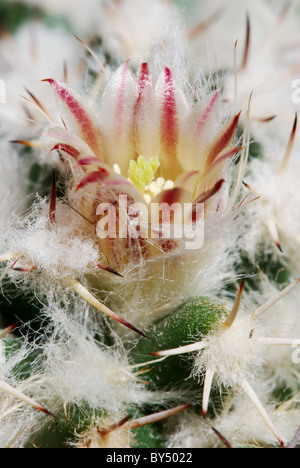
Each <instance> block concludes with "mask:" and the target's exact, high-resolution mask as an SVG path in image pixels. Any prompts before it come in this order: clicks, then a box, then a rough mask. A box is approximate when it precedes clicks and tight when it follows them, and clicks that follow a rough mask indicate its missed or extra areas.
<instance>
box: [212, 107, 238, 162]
mask: <svg viewBox="0 0 300 468" xmlns="http://www.w3.org/2000/svg"><path fill="white" fill-rule="evenodd" d="M240 115H241V113H239V114H238V115H236V116H235V117H232V119H231V120H230V121H229V122H228V124H226V125H225V126H224V127H223V129H221V131H220V134H219V135H218V137H217V138H216V140H215V141H214V143H213V145H212V147H211V149H210V151H209V153H208V157H207V161H206V167H209V166H210V165H211V164H212V163H213V162H214V160H215V159H216V157H217V156H218V155H219V154H220V153H221V152H222V151H223V150H224V149H225V148H226V147H227V146H229V145H230V143H231V142H232V139H233V137H234V134H235V131H236V129H237V126H238V123H239V119H240Z"/></svg>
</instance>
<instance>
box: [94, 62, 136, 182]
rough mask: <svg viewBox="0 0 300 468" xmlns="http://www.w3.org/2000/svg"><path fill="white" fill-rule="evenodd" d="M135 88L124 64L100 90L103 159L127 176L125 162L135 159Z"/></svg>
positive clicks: (133, 80)
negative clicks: (101, 96) (101, 93)
mask: <svg viewBox="0 0 300 468" xmlns="http://www.w3.org/2000/svg"><path fill="white" fill-rule="evenodd" d="M137 98H138V87H137V83H136V81H135V79H134V78H133V76H132V73H131V71H130V69H129V66H128V64H127V63H125V64H123V65H122V66H121V67H119V68H118V69H117V70H116V71H115V73H114V74H113V75H112V77H111V79H110V81H109V83H108V85H107V87H106V90H105V92H104V95H103V98H102V104H101V111H100V129H101V134H102V138H103V145H104V152H105V162H106V163H107V164H108V165H110V166H111V167H112V166H113V165H114V164H118V165H119V167H120V169H121V173H122V174H123V175H125V176H126V175H127V171H128V167H129V161H130V160H131V159H135V150H134V130H133V128H134V112H135V106H136V102H137Z"/></svg>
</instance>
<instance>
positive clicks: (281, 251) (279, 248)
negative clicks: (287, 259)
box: [276, 242, 283, 253]
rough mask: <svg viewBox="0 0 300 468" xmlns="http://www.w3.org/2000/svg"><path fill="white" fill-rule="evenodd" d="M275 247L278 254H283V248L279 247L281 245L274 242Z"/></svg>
mask: <svg viewBox="0 0 300 468" xmlns="http://www.w3.org/2000/svg"><path fill="white" fill-rule="evenodd" d="M276 247H277V249H278V250H279V252H280V253H283V248H282V247H281V244H280V243H279V242H276Z"/></svg>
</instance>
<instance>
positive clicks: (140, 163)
mask: <svg viewBox="0 0 300 468" xmlns="http://www.w3.org/2000/svg"><path fill="white" fill-rule="evenodd" d="M158 168H159V160H158V158H155V157H153V158H151V159H150V160H149V161H147V160H146V159H145V158H144V157H143V156H139V157H138V159H137V161H134V160H131V161H130V163H129V171H128V176H129V179H130V180H131V181H132V182H133V183H134V185H135V186H136V187H137V188H138V189H143V190H144V189H145V187H147V186H148V185H149V184H150V183H151V182H152V181H153V180H154V176H155V173H156V171H157V169H158Z"/></svg>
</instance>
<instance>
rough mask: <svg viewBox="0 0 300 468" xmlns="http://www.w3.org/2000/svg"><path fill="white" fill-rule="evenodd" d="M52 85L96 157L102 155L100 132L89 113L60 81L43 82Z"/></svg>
mask: <svg viewBox="0 0 300 468" xmlns="http://www.w3.org/2000/svg"><path fill="white" fill-rule="evenodd" d="M43 81H47V82H49V83H50V85H51V86H52V88H53V89H54V91H55V92H56V94H58V96H59V97H60V99H61V100H62V101H63V102H64V103H65V104H66V106H67V107H68V108H69V110H70V112H71V114H72V115H73V117H74V118H75V119H76V121H77V122H78V124H79V126H80V129H81V133H82V137H83V139H84V141H85V142H86V143H87V144H88V145H89V146H90V148H91V149H92V150H93V151H94V153H95V154H96V155H98V156H99V155H100V143H99V130H98V129H97V128H96V127H95V125H94V124H93V122H92V120H91V119H90V117H89V115H88V113H87V112H86V111H85V109H84V108H83V107H82V106H81V104H80V103H79V102H78V100H77V99H76V98H75V97H74V96H73V95H72V94H71V93H70V91H68V90H67V88H66V87H65V86H63V85H62V84H61V83H59V82H58V81H55V80H52V79H48V80H43Z"/></svg>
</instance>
